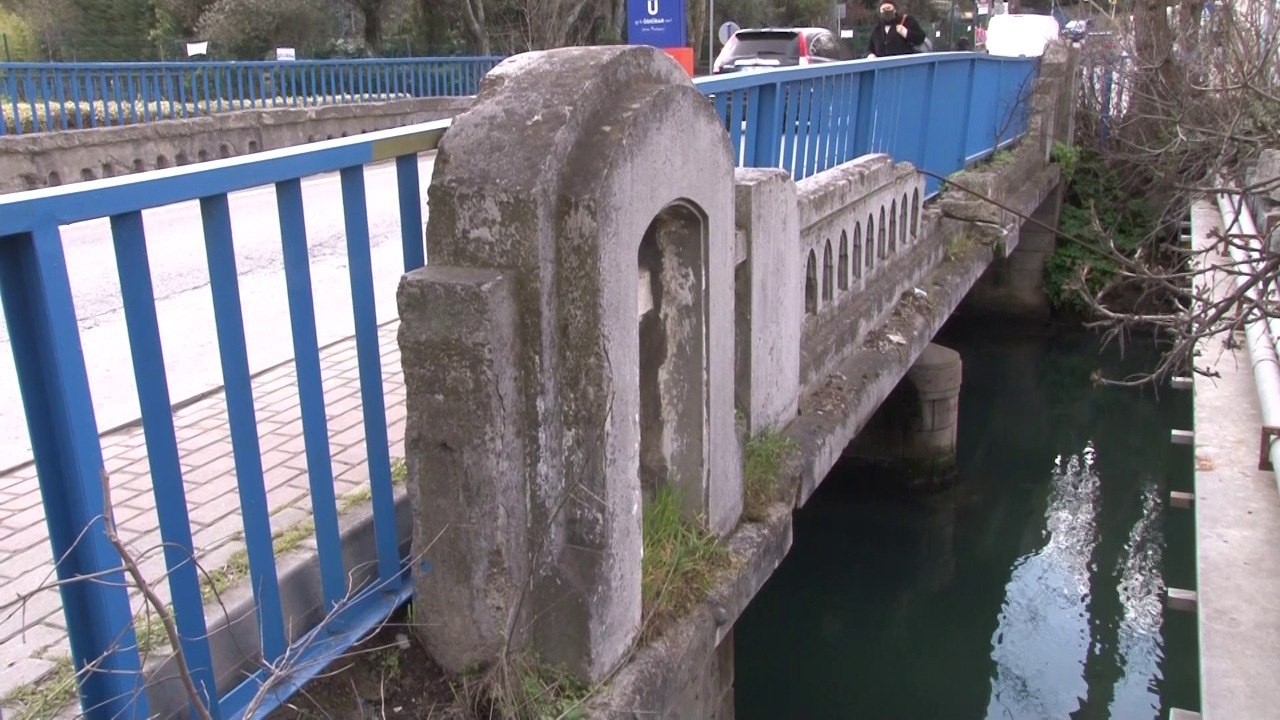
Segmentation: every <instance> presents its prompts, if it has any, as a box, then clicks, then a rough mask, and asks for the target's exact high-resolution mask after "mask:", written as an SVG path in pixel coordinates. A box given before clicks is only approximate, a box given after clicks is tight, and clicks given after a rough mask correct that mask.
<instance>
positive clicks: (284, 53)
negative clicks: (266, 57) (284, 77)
mask: <svg viewBox="0 0 1280 720" xmlns="http://www.w3.org/2000/svg"><path fill="white" fill-rule="evenodd" d="M297 59H298V57H297V54H296V53H295V52H294V51H293V48H276V60H297Z"/></svg>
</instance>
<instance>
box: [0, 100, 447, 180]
mask: <svg viewBox="0 0 1280 720" xmlns="http://www.w3.org/2000/svg"><path fill="white" fill-rule="evenodd" d="M470 105H471V98H469V97H462V98H415V99H405V100H388V101H385V102H369V103H352V104H345V105H325V106H321V107H306V108H286V107H281V108H264V109H261V110H234V111H227V112H223V113H217V114H214V115H209V116H205V117H196V118H188V119H183V120H158V121H155V122H149V123H139V124H136V125H123V126H118V127H101V128H86V129H83V130H66V131H62V132H47V133H35V134H28V135H8V136H4V137H0V193H8V192H18V191H21V190H33V189H36V188H42V187H51V186H55V185H64V184H67V183H73V182H80V181H82V180H96V179H99V178H104V177H114V176H117V175H128V174H131V173H138V172H144V171H147V170H159V169H163V168H167V167H176V166H178V165H187V164H189V163H195V162H204V161H205V160H217V159H220V158H228V157H235V156H239V155H246V154H249V153H255V152H258V151H260V150H274V149H278V148H284V147H292V146H294V145H301V144H303V143H308V142H316V141H320V140H332V139H333V138H339V137H347V136H349V135H359V134H361V133H366V132H372V131H375V130H386V129H389V128H394V127H401V126H404V125H413V124H415V123H423V122H430V121H432V120H444V119H447V118H451V117H453V116H455V115H457V114H458V113H460V112H463V111H464V110H466V109H467V108H468V107H469V106H470Z"/></svg>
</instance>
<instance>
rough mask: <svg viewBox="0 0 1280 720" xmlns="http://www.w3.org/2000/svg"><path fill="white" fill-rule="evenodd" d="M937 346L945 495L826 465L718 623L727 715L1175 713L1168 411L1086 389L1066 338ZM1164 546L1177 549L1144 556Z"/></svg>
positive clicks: (1174, 403)
mask: <svg viewBox="0 0 1280 720" xmlns="http://www.w3.org/2000/svg"><path fill="white" fill-rule="evenodd" d="M953 346H954V347H958V348H960V349H961V352H962V355H964V358H965V378H964V382H965V393H966V395H964V397H963V398H962V401H961V403H960V413H961V424H960V435H961V443H960V446H961V452H960V467H961V476H962V480H961V482H960V484H959V485H957V486H956V487H955V488H953V489H951V490H949V491H947V492H943V493H938V494H934V495H927V496H921V495H907V496H903V495H902V494H901V493H893V492H889V493H886V492H881V491H878V490H876V488H883V487H885V486H889V487H893V480H894V479H893V478H891V477H884V478H879V477H875V475H874V473H871V472H869V471H866V470H863V469H859V468H856V467H838V468H837V469H836V470H834V471H833V472H832V475H831V477H830V478H829V479H828V480H827V481H826V482H825V483H824V484H823V486H822V487H821V488H820V489H819V490H818V493H817V494H815V496H814V498H813V499H812V500H810V502H809V503H808V505H806V507H805V508H804V509H803V510H801V511H800V512H798V513H797V515H796V526H795V534H794V545H793V547H792V550H791V552H790V553H789V554H788V556H787V558H786V560H785V561H784V562H783V563H782V565H781V566H780V567H779V569H778V571H777V572H776V573H775V574H774V576H773V578H772V579H771V580H770V581H769V583H768V584H767V585H766V586H765V588H764V590H763V591H762V592H761V594H760V595H759V596H757V597H756V599H755V600H754V601H753V602H752V604H751V606H750V607H749V608H748V609H747V611H746V612H745V613H744V614H743V616H742V619H741V620H740V621H739V622H738V623H737V625H736V626H735V641H734V644H735V648H736V650H735V652H736V660H735V673H736V677H735V688H736V690H735V692H736V703H735V704H736V713H737V717H738V718H739V720H778V719H783V720H785V719H788V718H804V719H805V720H825V719H831V720H835V719H837V718H838V719H841V720H845V719H848V718H876V719H879V718H893V719H900V720H930V719H932V718H948V719H949V720H950V719H956V720H979V719H981V718H1017V719H1019V720H1021V718H1035V719H1037V720H1039V719H1041V718H1052V719H1054V720H1068V719H1069V720H1102V719H1103V718H1115V719H1116V720H1157V719H1158V718H1161V717H1163V716H1164V714H1165V709H1166V708H1168V707H1171V706H1179V707H1196V706H1197V705H1198V699H1197V685H1196V683H1197V673H1196V667H1195V665H1196V664H1195V646H1194V642H1195V626H1194V621H1193V619H1190V618H1188V617H1186V616H1181V617H1180V616H1176V615H1175V616H1164V615H1163V591H1164V586H1165V582H1166V579H1167V580H1168V582H1169V583H1170V584H1177V585H1182V584H1184V583H1189V582H1191V581H1192V580H1193V576H1191V577H1184V576H1180V575H1178V574H1177V573H1184V574H1185V573H1190V572H1192V571H1191V570H1189V569H1187V570H1183V569H1178V567H1179V566H1178V564H1177V563H1170V562H1167V561H1168V560H1171V559H1172V560H1179V559H1181V560H1182V561H1185V560H1186V559H1187V558H1189V557H1190V556H1189V555H1188V554H1187V550H1188V549H1189V547H1190V544H1189V543H1190V540H1189V535H1190V531H1191V530H1192V527H1191V520H1192V519H1191V518H1190V516H1189V514H1188V513H1185V512H1165V508H1164V506H1163V504H1162V502H1161V498H1163V497H1166V496H1167V493H1168V491H1169V490H1170V489H1171V483H1177V484H1176V485H1174V486H1173V487H1178V488H1179V489H1183V488H1187V487H1188V486H1189V477H1187V475H1188V474H1189V470H1190V455H1189V454H1186V453H1183V454H1181V455H1179V454H1178V453H1179V452H1181V451H1184V450H1186V448H1174V446H1171V445H1170V443H1169V442H1168V431H1169V430H1168V429H1169V427H1185V426H1186V423H1187V422H1188V418H1189V409H1190V408H1189V403H1187V398H1186V397H1185V396H1182V395H1177V394H1173V393H1165V394H1162V395H1161V396H1160V397H1159V398H1156V397H1152V396H1150V395H1140V394H1137V393H1128V392H1121V391H1113V390H1100V389H1098V388H1094V387H1092V386H1091V384H1090V382H1089V374H1090V373H1091V372H1092V371H1093V370H1094V369H1096V368H1097V367H1098V364H1099V357H1098V350H1097V345H1096V344H1095V343H1093V342H1092V341H1091V340H1089V339H1087V338H1081V337H1080V336H1062V337H1053V338H1038V337H1032V338H1025V337H1003V336H1001V335H999V334H995V333H993V331H992V328H991V327H987V326H984V327H982V328H979V332H975V333H974V334H973V335H970V336H965V337H960V338H959V342H956V343H954V344H953ZM1132 357H1133V362H1135V363H1136V362H1140V361H1141V358H1140V357H1138V356H1137V355H1136V354H1135V355H1133V356H1132ZM1105 360H1106V363H1115V362H1116V361H1115V358H1114V357H1113V356H1109V357H1108V358H1106V359H1105ZM1107 369H1108V371H1109V372H1111V373H1112V374H1124V373H1123V372H1122V370H1123V369H1124V365H1122V364H1111V365H1107ZM1090 439H1092V441H1090ZM1060 453H1061V457H1060V459H1059V460H1057V461H1055V460H1054V457H1055V455H1058V454H1060ZM1171 529H1172V530H1171ZM1171 531H1172V533H1173V534H1170V533H1171ZM1169 538H1181V540H1180V541H1179V542H1180V543H1181V544H1180V545H1179V547H1180V548H1181V550H1171V551H1169V552H1167V553H1166V552H1165V551H1164V548H1165V543H1166V541H1168V539H1169ZM1171 572H1172V573H1174V574H1170V573H1171Z"/></svg>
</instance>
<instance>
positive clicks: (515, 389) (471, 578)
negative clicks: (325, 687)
mask: <svg viewBox="0 0 1280 720" xmlns="http://www.w3.org/2000/svg"><path fill="white" fill-rule="evenodd" d="M397 299H398V302H399V305H400V318H401V324H400V335H399V344H400V357H401V363H402V365H403V367H404V377H405V387H406V402H407V405H408V406H407V408H406V409H407V425H406V429H405V432H406V447H409V448H413V450H414V452H411V453H409V454H408V457H407V458H406V460H407V463H408V469H409V476H410V477H411V478H412V480H413V486H412V490H411V492H410V497H411V498H412V502H413V514H414V518H415V525H414V529H415V533H416V534H417V536H418V537H420V538H429V540H426V541H423V542H420V543H419V544H418V545H416V546H415V549H416V551H417V552H420V553H422V554H423V555H424V556H425V557H426V558H427V560H428V562H429V565H426V566H423V567H421V568H419V571H418V572H416V573H415V575H414V585H415V587H414V594H415V597H417V599H418V601H419V602H422V603H424V604H425V606H426V607H433V608H449V611H448V612H445V613H440V614H439V615H438V616H436V617H435V618H434V619H433V620H432V622H431V625H432V629H431V632H429V633H426V634H425V640H426V642H427V650H428V652H430V653H431V654H432V655H433V656H434V657H436V658H437V659H438V660H439V661H440V663H441V664H442V665H444V666H446V667H450V668H461V667H465V666H467V665H469V664H472V663H476V662H482V661H485V660H488V659H490V658H493V657H495V656H496V655H497V654H498V653H499V652H500V651H501V649H502V647H503V643H504V641H505V640H508V639H509V640H510V641H511V642H512V643H513V644H515V645H516V646H519V645H520V643H521V642H522V640H523V638H521V637H519V636H517V635H516V631H518V630H519V629H522V628H523V627H524V624H523V623H522V622H520V620H521V612H520V611H521V601H520V598H521V594H522V592H523V589H524V579H525V578H528V577H529V548H528V542H529V531H528V530H529V518H528V515H529V513H528V508H527V492H526V489H525V487H524V482H523V472H522V470H523V468H522V465H523V459H524V439H525V432H524V431H525V428H526V425H525V424H524V419H525V418H524V415H523V413H521V412H520V408H518V407H516V406H514V405H509V404H508V402H509V399H513V398H516V397H518V396H519V394H520V387H519V383H520V377H519V372H518V368H517V367H516V362H517V358H518V356H519V354H520V346H519V341H518V339H517V335H516V333H517V328H516V301H515V291H514V282H513V278H512V277H511V276H510V275H507V274H503V273H502V272H499V271H495V270H471V269H459V268H448V267H434V266H431V267H424V268H421V269H419V270H415V271H414V272H412V273H409V274H408V275H406V276H405V277H404V278H403V280H402V281H401V283H400V290H399V293H398V298H397ZM442 418H448V420H447V421H441V420H442ZM460 477H462V478H468V480H470V481H469V482H458V481H457V479H458V478H460Z"/></svg>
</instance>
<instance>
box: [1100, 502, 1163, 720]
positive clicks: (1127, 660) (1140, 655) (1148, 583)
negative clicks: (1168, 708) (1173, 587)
mask: <svg viewBox="0 0 1280 720" xmlns="http://www.w3.org/2000/svg"><path fill="white" fill-rule="evenodd" d="M1163 525H1164V505H1163V503H1161V502H1160V492H1159V489H1158V488H1157V487H1156V484H1155V483H1154V482H1152V481H1150V480H1148V481H1147V482H1145V483H1143V487H1142V516H1141V517H1139V518H1138V521H1137V522H1136V523H1135V524H1134V526H1133V529H1132V530H1130V531H1129V540H1128V542H1126V543H1125V546H1124V555H1123V557H1122V558H1121V560H1120V567H1119V569H1118V573H1119V575H1120V585H1119V595H1120V604H1121V607H1122V608H1123V615H1122V616H1121V618H1120V632H1119V634H1120V641H1119V647H1118V649H1117V655H1118V656H1119V662H1120V664H1121V673H1122V674H1121V675H1120V678H1119V679H1118V680H1117V681H1116V685H1115V691H1114V694H1113V697H1112V701H1111V707H1110V715H1111V717H1113V718H1130V717H1158V716H1159V714H1160V690H1159V687H1158V686H1157V680H1158V679H1159V677H1160V662H1161V660H1162V659H1163V656H1162V651H1161V647H1162V645H1161V638H1160V629H1161V626H1162V621H1163V619H1164V580H1163V578H1162V576H1161V567H1162V566H1163V564H1164V557H1163V556H1164V538H1163V537H1162V536H1161V532H1162V528H1163Z"/></svg>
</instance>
